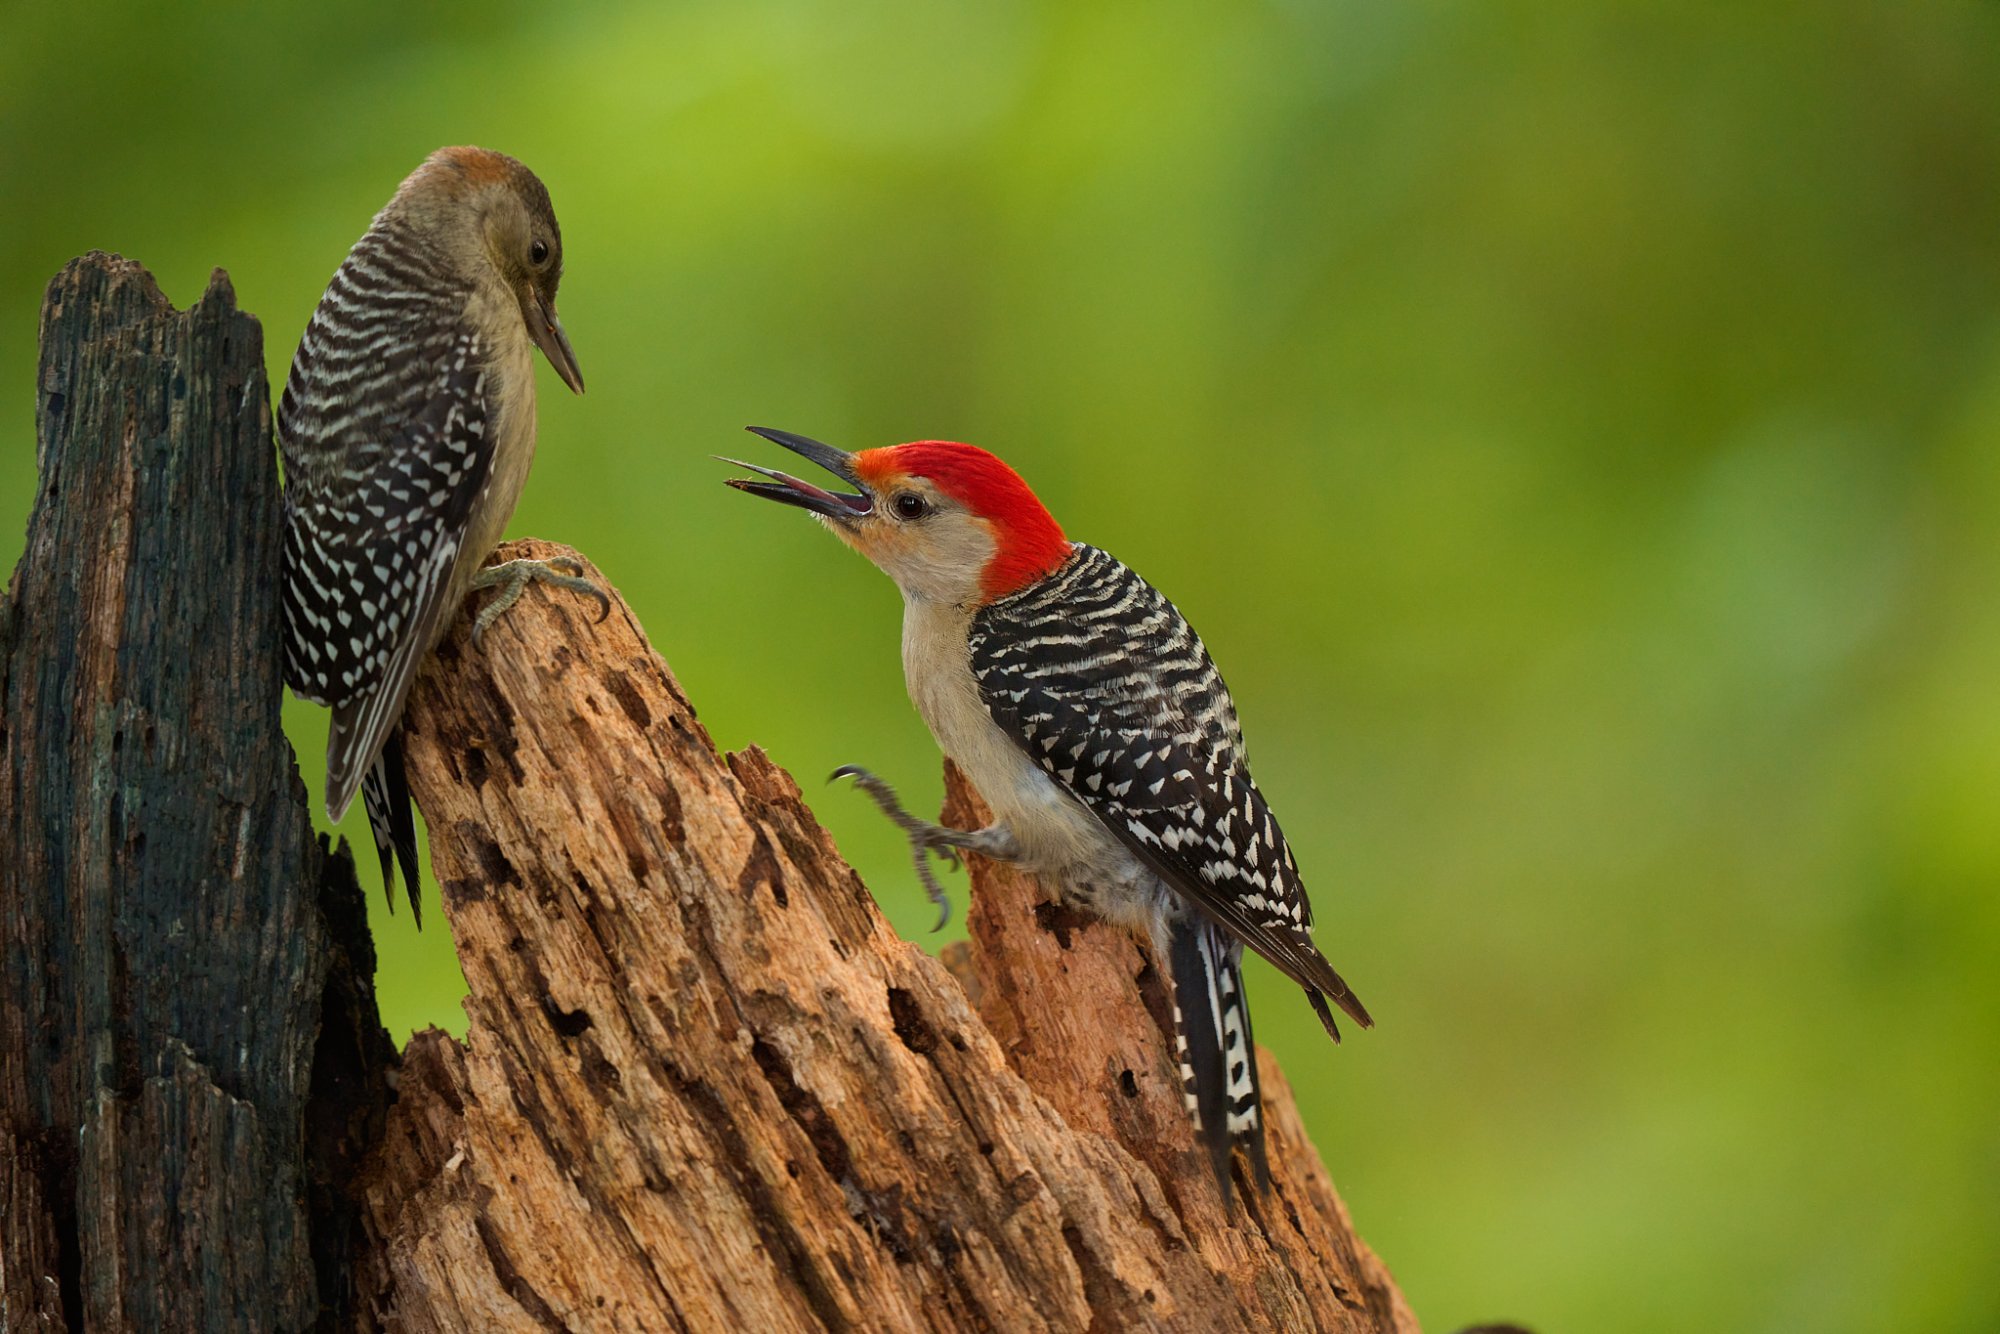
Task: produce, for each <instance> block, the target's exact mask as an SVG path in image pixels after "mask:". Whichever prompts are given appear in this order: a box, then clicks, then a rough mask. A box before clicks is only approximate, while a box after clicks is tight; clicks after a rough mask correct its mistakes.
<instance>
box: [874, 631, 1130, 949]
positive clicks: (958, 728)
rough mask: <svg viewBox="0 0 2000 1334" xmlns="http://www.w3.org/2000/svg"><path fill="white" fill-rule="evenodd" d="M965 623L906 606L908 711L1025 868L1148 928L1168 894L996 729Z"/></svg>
mask: <svg viewBox="0 0 2000 1334" xmlns="http://www.w3.org/2000/svg"><path fill="white" fill-rule="evenodd" d="M971 619H972V617H971V612H970V611H969V610H968V609H965V608H962V607H956V606H948V605H941V604H939V603H936V602H931V601H928V600H917V599H910V600H906V601H905V603H904V607H903V675H904V679H905V680H906V682H907V683H908V685H909V690H910V700H911V702H912V703H913V704H915V705H916V706H917V712H918V713H919V714H921V715H922V716H923V720H924V722H925V723H927V724H928V725H929V726H930V729H931V735H932V736H934V737H936V738H937V743H938V746H939V748H940V749H942V750H943V751H944V753H945V754H946V755H948V756H950V757H951V759H952V761H953V763H955V764H957V765H958V767H959V768H960V769H962V770H964V771H965V776H966V777H967V778H970V779H971V780H972V785H973V786H974V787H976V788H978V789H979V795H980V796H982V797H984V798H985V799H986V804H987V805H988V806H989V807H991V808H992V810H993V819H994V821H995V822H996V823H998V824H1002V825H1005V826H1006V827H1007V830H1008V832H1010V833H1011V834H1013V836H1014V839H1015V841H1016V842H1017V843H1018V844H1019V845H1020V848H1021V853H1022V855H1021V858H1020V864H1021V865H1022V866H1023V867H1024V868H1026V869H1027V870H1030V871H1033V872H1035V873H1036V874H1038V875H1040V876H1042V877H1043V878H1044V879H1045V880H1046V881H1050V882H1052V883H1051V884H1050V886H1049V887H1050V888H1054V889H1059V890H1060V891H1062V892H1064V893H1065V894H1066V895H1067V896H1068V897H1071V898H1074V899H1077V900H1079V901H1080V902H1082V903H1084V904H1085V905H1086V906H1088V907H1091V908H1092V909H1094V910H1095V911H1096V912H1098V913H1099V914H1101V915H1103V916H1105V917H1107V918H1110V919H1112V920H1114V921H1119V922H1122V923H1124V924H1126V925H1131V926H1139V927H1142V928H1146V927H1150V925H1151V921H1150V918H1149V914H1150V912H1151V911H1152V909H1153V908H1154V907H1155V906H1156V905H1157V903H1158V902H1159V900H1160V898H1161V896H1162V895H1165V894H1166V893H1167V891H1166V887H1165V886H1164V885H1161V884H1160V883H1159V881H1158V880H1157V878H1156V877H1154V876H1153V874H1152V873H1151V872H1150V871H1149V870H1147V869H1146V868H1145V866H1144V865H1143V864H1142V863H1140V862H1139V860H1138V859H1137V858H1135V857H1134V856H1133V855H1132V854H1131V853H1130V852H1128V851H1127V850H1126V848H1125V845H1124V844H1123V843H1120V842H1119V841H1118V839H1117V838H1116V837H1114V836H1113V835H1112V833H1111V831H1110V830H1108V829H1106V828H1105V827H1104V825H1103V824H1102V823H1101V822H1100V821H1099V820H1098V818H1097V817H1096V816H1095V815H1092V814H1091V813H1090V811H1089V810H1088V809H1087V808H1086V807H1085V806H1084V805H1083V803H1081V802H1079V801H1078V800H1077V799H1076V798H1074V797H1072V796H1070V795H1069V794H1068V793H1067V792H1065V791H1063V790H1062V788H1061V787H1059V786H1058V785H1057V784H1056V782H1055V780H1054V779H1052V778H1050V777H1049V776H1048V775H1047V774H1045V773H1043V772H1042V770H1041V769H1040V768H1039V767H1038V766H1037V765H1035V764H1034V762H1033V761H1031V760H1029V758H1028V757H1027V755H1025V754H1024V753H1023V752H1022V751H1021V749H1020V747H1019V746H1017V745H1016V744H1015V743H1014V741H1013V740H1012V739H1011V738H1009V737H1008V736H1007V734H1006V733H1005V732H1003V731H1001V730H1000V726H999V724H998V723H995V722H994V721H993V716H992V715H991V714H990V713H988V712H987V711H986V705H985V702H984V701H982V700H981V699H980V698H979V687H978V685H977V683H976V682H975V681H974V680H973V676H972V667H971V658H970V654H969V651H968V648H967V644H966V639H967V629H968V627H969V626H970V623H971Z"/></svg>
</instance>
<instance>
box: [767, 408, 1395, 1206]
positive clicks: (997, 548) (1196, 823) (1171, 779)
mask: <svg viewBox="0 0 2000 1334" xmlns="http://www.w3.org/2000/svg"><path fill="white" fill-rule="evenodd" d="M751 429H752V430H754V431H755V432H756V433H757V434H758V435H761V436H763V437H765V438H766V439H768V440H771V441H773V442H775V443H777V444H780V445H783V446H784V447H785V448H787V449H789V450H792V451H793V452H794V453H797V454H800V455H802V456H803V457H805V458H807V459H810V460H811V461H813V462H814V463H816V464H818V465H820V466H821V467H822V468H825V469H826V470H827V471H829V472H831V473H833V474H834V475H835V476H837V477H839V478H841V479H842V480H843V481H845V482H847V483H848V484H850V485H851V486H853V487H854V490H853V491H852V492H845V491H829V490H827V489H825V488H823V487H819V486H815V485H813V484H812V483H810V482H806V481H801V480H800V479H798V478H796V477H791V476H788V475H787V474H785V473H782V472H778V471H776V470H774V469H770V468H761V467H758V466H757V465H755V464H748V463H741V464H739V466H741V467H745V468H748V469H749V470H750V471H752V472H755V473H758V474H761V475H762V476H763V477H765V478H768V479H769V480H767V481H752V480H750V479H748V478H740V477H738V478H731V479H729V485H731V486H733V487H736V488H737V489H738V490H742V491H748V492H750V493H751V494H752V495H759V496H763V497H765V498H767V499H770V500H776V501H781V502H783V503H785V504H788V505H796V506H798V507H800V508H802V509H805V510H808V511H810V512H811V513H813V514H814V515H816V516H817V517H818V518H819V520H820V522H821V523H823V524H825V525H826V526H827V527H828V528H830V529H832V530H833V532H834V533H835V534H836V535H837V536H838V537H840V539H841V540H842V541H844V542H846V543H847V544H848V545H849V546H851V547H853V548H854V549H855V550H857V551H859V552H861V554H863V555H864V556H867V557H868V558H869V559H870V560H871V561H873V562H874V563H875V564H876V565H878V566H879V567H881V569H882V570H883V571H884V572H885V573H887V574H888V575H889V577H890V578H892V579H894V580H895V581H896V584H897V586H898V587H900V588H901V589H902V592H903V671H904V676H905V678H906V680H907V682H908V685H909V690H910V698H911V700H912V701H913V702H914V703H915V704H916V706H917V711H918V712H919V713H921V714H922V715H923V718H924V721H925V722H926V723H928V724H929V725H930V729H931V734H932V735H933V736H935V737H936V738H937V741H938V744H939V746H941V747H942V748H943V750H944V752H945V754H947V755H949V756H950V757H951V758H952V760H953V761H954V762H955V763H957V765H958V766H959V768H961V769H962V770H964V771H965V774H966V776H967V777H968V778H970V779H971V780H972V783H973V785H974V786H975V787H977V788H978V789H979V792H980V794H981V795H982V796H983V797H985V799H986V802H987V804H988V805H989V806H991V807H992V809H993V823H992V824H990V825H988V826H987V827H985V828H984V829H978V830H972V831H969V832H968V831H961V830H954V829H947V828H944V827H942V826H940V825H936V824H932V823H930V822H928V821H924V820H919V819H917V818H916V817H914V816H912V815H910V814H909V813H908V812H906V811H904V810H903V809H902V807H901V805H900V804H898V803H897V801H896V799H895V796H894V794H893V793H892V792H891V791H890V789H889V788H888V786H887V785H886V784H884V783H882V782H881V780H879V779H877V778H875V777H874V776H873V775H872V774H869V773H867V772H866V771H865V770H860V769H854V768H847V769H842V770H841V771H840V772H839V773H837V774H836V775H835V777H841V776H851V777H854V778H855V779H856V780H857V781H858V782H859V783H860V785H861V786H862V787H863V788H864V789H865V790H867V791H868V792H869V794H870V795H871V796H872V797H873V798H874V799H875V801H876V802H877V803H878V804H879V805H880V806H881V807H882V809H883V810H884V812H885V813H887V814H888V815H889V817H890V818H891V819H893V820H895V821H896V823H897V824H898V825H900V826H901V827H902V828H903V829H904V831H905V832H906V833H907V834H908V835H909V836H910V839H911V843H912V851H913V854H914V856H915V858H916V863H917V867H918V872H919V874H920V876H921V877H922V878H923V880H924V883H925V885H926V887H927V888H928V889H930V890H931V893H932V896H933V898H936V899H938V900H939V901H940V906H943V905H942V891H941V890H939V889H938V887H937V884H936V881H935V880H934V879H933V878H932V876H931V874H930V870H929V867H928V866H927V864H926V862H925V856H926V853H927V852H930V851H939V852H943V853H945V854H946V855H951V854H952V853H953V852H954V851H955V850H958V849H967V850H971V851H974V852H978V853H980V854H982V855H984V856H987V857H992V858H995V859H998V860H1001V861H1007V862H1012V863H1014V864H1016V865H1019V866H1022V867H1024V868H1026V869H1028V870H1030V871H1032V872H1034V873H1035V874H1036V875H1037V876H1039V877H1040V878H1041V879H1042V882H1043V884H1044V885H1046V886H1048V887H1050V888H1051V889H1054V890H1056V891H1057V892H1059V893H1061V894H1062V895H1063V896H1065V897H1066V898H1067V899H1069V900H1070V901H1071V902H1073V903H1075V904H1076V905H1078V906H1079V907H1082V908H1084V909H1086V910H1088V911H1091V912H1094V913H1096V914H1098V915H1099V916H1101V917H1103V918H1105V919H1107V920H1109V921H1112V922H1115V923H1119V924H1121V925H1124V926H1128V927H1130V928H1132V929H1134V930H1136V931H1138V932H1140V933H1142V934H1143V935H1144V937H1145V938H1146V939H1147V940H1148V941H1149V942H1150V943H1151V945H1152V947H1153V949H1154V951H1155V953H1156V954H1157V955H1158V956H1160V957H1163V958H1165V959H1166V960H1167V961H1168V963H1169V972H1170V973H1171V975H1172V978H1173V984H1174V998H1175V1000H1174V1017H1175V1026H1176V1028H1177V1030H1178V1033H1177V1043H1176V1045H1177V1049H1178V1055H1179V1058H1180V1066H1181V1079H1182V1083H1183V1091H1184V1093H1185V1095H1186V1098H1187V1106H1188V1111H1189V1113H1190V1114H1191V1115H1192V1116H1193V1117H1194V1119H1195V1123H1196V1125H1197V1126H1198V1127H1199V1129H1200V1132H1201V1137H1202V1139H1203V1141H1204V1143H1205V1144H1206V1146H1207V1148H1208V1151H1209V1155H1210V1159H1211V1161H1212V1163H1213V1165H1214V1167H1215V1172H1216V1176H1217V1179H1218V1180H1219V1182H1220V1183H1221V1188H1222V1191H1223V1194H1224V1196H1225V1197H1227V1195H1228V1194H1229V1186H1230V1177H1229V1161H1230V1151H1231V1147H1232V1145H1237V1144H1240V1145H1241V1146H1242V1147H1243V1148H1244V1150H1245V1152H1246V1153H1247V1154H1248V1156H1249V1159H1250V1163H1251V1166H1252V1168H1253V1169H1254V1171H1255V1174H1256V1179H1257V1182H1258V1184H1259V1186H1260V1187H1264V1186H1268V1184H1269V1180H1270V1173H1269V1167H1268V1164H1267V1162H1266V1158H1265V1152H1264V1126H1263V1112H1262V1104H1261V1100H1260V1096H1259V1092H1258V1087H1257V1063H1256V1058H1255V1055H1254V1050H1253V1047H1252V1043H1251V1036H1250V1013H1249V1009H1248V1005H1247V1001H1246V998H1245V995H1244V989H1243V974H1242V969H1241V964H1242V957H1243V947H1244V946H1246V945H1247V946H1249V947H1250V948H1251V949H1253V950H1255V951H1257V953H1259V954H1261V955H1263V956H1264V957H1265V958H1266V959H1268V960H1270V961H1271V963H1272V964H1274V965H1275V966H1276V967H1277V968H1278V970H1279V971H1280V972H1282V973H1284V974H1285V975H1286V976H1287V977H1289V978H1291V979H1292V980H1293V981H1294V982H1296V983H1298V984H1299V985H1300V986H1301V987H1303V988H1304V989H1305V992H1306V996H1307V998H1308V999H1309V1000H1310V1002H1311V1004H1312V1007H1313V1010H1314V1011H1315V1012H1316V1013H1317V1014H1318V1015H1319V1018H1320V1021H1321V1022H1322V1023H1323V1024H1324V1025H1325V1026H1326V1031H1327V1033H1328V1034H1329V1035H1331V1036H1332V1038H1333V1040H1334V1041H1335V1042H1338V1041H1339V1040H1340V1030H1339V1028H1338V1027H1337V1026H1336V1025H1335V1023H1334V1018H1333V1013H1332V1011H1331V1010H1330V1009H1329V1008H1328V1005H1327V1002H1328V1001H1329V1000H1330V1001H1332V1002H1333V1004H1335V1005H1337V1006H1339V1007H1340V1008H1341V1009H1342V1010H1343V1011H1345V1012H1346V1013H1347V1014H1348V1015H1349V1016H1350V1017H1352V1018H1353V1019H1354V1021H1355V1022H1356V1023H1358V1024H1360V1025H1361V1026H1362V1027H1363V1028H1367V1027H1369V1026H1370V1025H1371V1024H1372V1022H1373V1021H1372V1020H1371V1019H1370V1018H1369V1015H1368V1011H1367V1009H1366V1008H1364V1007H1363V1006H1362V1004H1361V1001H1360V999H1359V998H1358V997H1356V996H1355V995H1354V993H1353V992H1352V991H1350V990H1349V989H1348V986H1347V983H1345V982H1343V981H1342V980H1341V978H1340V975H1339V974H1338V973H1336V972H1334V971H1333V968H1332V967H1331V966H1330V965H1329V964H1328V963H1327V961H1326V960H1325V958H1323V957H1322V956H1321V955H1320V952H1319V950H1318V949H1317V948H1316V947H1315V946H1314V944H1313V940H1312V934H1311V931H1312V908H1311V906H1310V905H1309V904H1308V903H1307V901H1306V892H1305V886H1304V885H1303V884H1302V883H1300V880H1299V873H1298V867H1297V865H1296V864H1295V863H1294V861H1293V859H1292V852H1291V849H1290V847H1289V846H1287V845H1286V842H1285V836H1284V834H1283V832H1282V831H1280V830H1279V828H1278V823H1277V820H1276V819H1274V818H1273V817H1272V815H1271V811H1270V808H1269V807H1268V806H1267V805H1266V804H1265V802H1264V797H1263V794H1262V793H1260V792H1259V791H1258V790H1257V784H1256V783H1255V782H1254V781H1253V780H1252V779H1251V777H1250V769H1249V766H1248V763H1247V761H1246V759H1245V756H1244V748H1243V732H1242V729H1241V727H1240V726H1239V725H1238V723H1237V720H1236V706H1235V704H1234V703H1233V702H1232V701H1231V699H1230V696H1229V691H1228V688H1227V687H1226V686H1224V685H1223V682H1222V677H1221V676H1220V675H1219V674H1218V673H1217V672H1216V669H1215V664H1214V662H1213V661H1211V660H1210V658H1209V656H1208V650H1207V649H1206V648H1204V647H1203V646H1202V642H1201V639H1200V638H1199V637H1198V636H1197V635H1196V634H1195V632H1194V629H1193V627H1191V626H1189V625H1188V623H1187V621H1186V620H1185V619H1183V618H1182V616H1181V614H1180V612H1179V611H1177V610H1175V608H1174V605H1173V604H1172V603H1171V602H1169V601H1167V599H1166V598H1165V597H1163V596H1161V594H1160V593H1159V592H1158V591H1156V590H1155V589H1154V588H1153V587H1152V585H1150V584H1148V583H1147V582H1146V581H1145V580H1144V579H1141V578H1140V577H1139V576H1138V575H1136V574H1134V573H1133V572H1132V571H1131V570H1130V569H1128V568H1127V567H1126V566H1125V565H1123V564H1122V563H1120V562H1119V561H1118V560H1116V559H1115V558H1113V557H1112V556H1110V555H1108V554H1106V553H1105V552H1103V551H1100V550H1098V549H1097V548H1095V547H1091V546H1086V545H1084V544H1083V543H1081V542H1071V541H1069V540H1068V539H1066V538H1065V537H1064V536H1063V531H1062V529H1061V527H1059V526H1058V525H1057V523H1056V521H1055V520H1054V519H1053V518H1051V517H1050V515H1049V512H1048V510H1047V509H1046V508H1044V507H1043V505H1042V503H1041V501H1039V500H1037V499H1036V498H1035V494H1034V492H1032V491H1030V490H1029V489H1028V486H1027V484H1026V483H1025V482H1023V481H1022V480H1021V478H1020V477H1019V476H1018V475H1017V474H1016V473H1015V472H1014V470H1013V469H1012V468H1010V467H1008V466H1007V465H1006V464H1005V463H1003V462H1001V461H1000V460H999V459H997V458H995V457H994V456H993V455H991V454H989V453H987V452H986V451H985V450H983V449H978V448H975V447H974V446H971V445H962V444H952V443H947V442H943V441H921V442H918V443H915V444H907V445H896V446H893V447H891V448H887V449H869V450H863V451H861V452H859V453H855V454H849V453H845V452H843V451H841V450H838V449H834V448H832V447H831V446H828V445H823V444H820V443H818V442H817V441H814V440H808V439H806V438H804V437H802V436H796V435H791V434H789V433H787V432H784V431H773V430H766V429H763V428H759V427H753V428H751ZM728 462H732V463H735V462H738V461H737V460H728Z"/></svg>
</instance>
